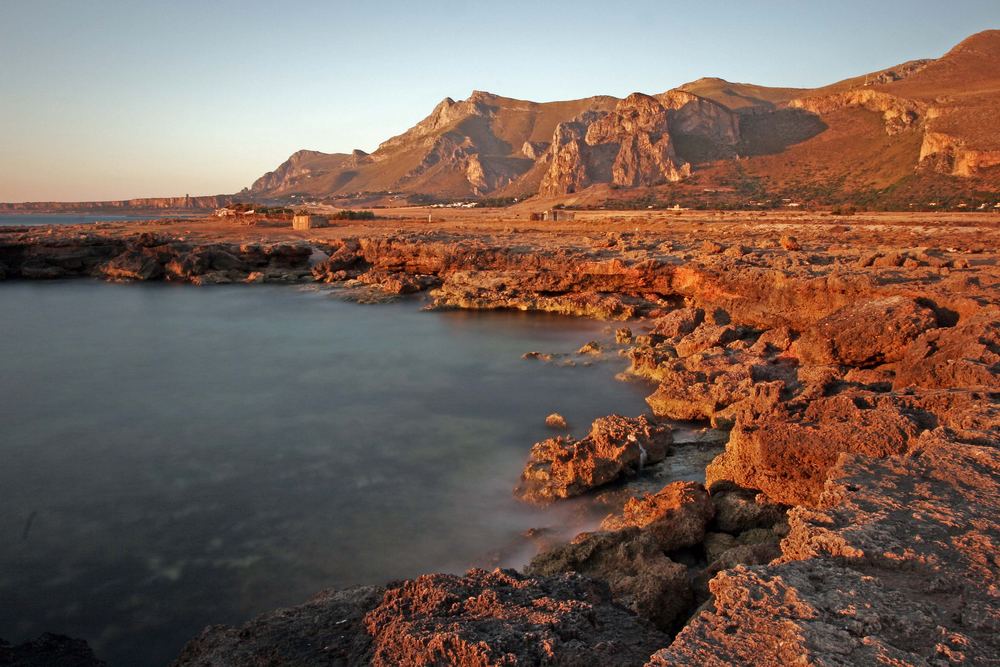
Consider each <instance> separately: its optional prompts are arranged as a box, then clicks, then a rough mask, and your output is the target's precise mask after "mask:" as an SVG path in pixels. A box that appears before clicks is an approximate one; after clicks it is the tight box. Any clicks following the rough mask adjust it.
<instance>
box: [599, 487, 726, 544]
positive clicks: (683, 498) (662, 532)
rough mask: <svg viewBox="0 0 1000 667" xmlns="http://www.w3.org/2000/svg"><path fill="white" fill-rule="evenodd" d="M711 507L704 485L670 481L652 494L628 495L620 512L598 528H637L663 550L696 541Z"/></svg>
mask: <svg viewBox="0 0 1000 667" xmlns="http://www.w3.org/2000/svg"><path fill="white" fill-rule="evenodd" d="M714 515H715V507H714V506H713V505H712V501H711V499H710V498H709V495H708V491H706V490H705V487H704V486H702V485H701V484H698V483H697V482H673V483H671V484H667V485H666V486H665V487H663V488H662V489H661V490H660V491H658V492H656V493H655V494H651V495H646V496H643V497H641V498H630V499H629V500H628V501H627V502H626V503H625V508H624V510H623V511H622V513H621V514H620V515H611V516H608V517H607V518H605V519H604V521H602V522H601V529H602V530H622V529H624V528H629V527H634V528H641V529H642V530H643V531H644V532H648V533H650V534H651V535H652V536H653V537H654V538H655V539H656V540H657V543H658V544H659V546H660V548H661V549H662V550H663V551H675V550H677V549H682V548H684V547H690V546H694V545H696V544H699V543H700V542H701V541H702V539H704V537H705V527H706V526H707V525H708V522H709V521H711V520H712V517H713V516H714Z"/></svg>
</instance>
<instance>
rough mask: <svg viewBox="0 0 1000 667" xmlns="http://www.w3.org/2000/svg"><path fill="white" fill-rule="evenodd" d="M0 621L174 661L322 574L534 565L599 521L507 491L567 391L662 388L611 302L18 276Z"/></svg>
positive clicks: (122, 655) (579, 416)
mask: <svg viewBox="0 0 1000 667" xmlns="http://www.w3.org/2000/svg"><path fill="white" fill-rule="evenodd" d="M0 313H2V314H3V316H2V319H0V536H2V539H0V601H2V602H0V637H2V638H4V639H6V640H8V641H13V642H19V641H23V640H25V639H28V638H33V637H35V636H37V635H38V634H40V633H41V632H44V631H50V632H58V633H64V634H69V635H72V636H79V637H83V638H85V639H87V640H89V641H90V642H91V645H92V646H93V648H94V649H95V650H96V651H97V653H98V655H99V657H102V658H104V659H106V660H108V661H109V663H110V664H111V665H113V666H114V665H162V664H165V663H167V662H169V660H170V659H171V658H173V657H174V656H176V655H177V653H178V652H179V651H180V649H181V647H182V646H183V643H184V642H185V641H186V640H187V639H189V638H191V637H193V636H194V635H196V634H197V633H198V632H199V631H200V630H201V629H202V628H203V627H204V626H206V625H208V624H212V623H230V624H232V623H241V622H243V621H245V620H247V619H248V618H250V617H251V616H253V615H255V614H257V613H260V612H263V611H266V610H270V609H273V608H275V607H279V606H287V605H292V604H298V603H301V602H303V601H304V600H306V599H307V598H308V597H310V596H311V595H312V594H314V593H315V592H317V591H319V590H321V589H323V588H327V587H343V586H349V585H353V584H364V583H382V582H385V581H387V580H389V579H392V578H398V577H407V576H412V575H415V574H418V573H421V572H428V571H454V572H460V571H463V570H464V569H466V568H468V567H470V566H486V567H492V566H495V565H498V564H499V565H518V564H520V562H518V559H520V560H521V561H523V559H524V558H526V557H528V556H530V555H531V554H530V548H529V547H530V544H528V543H526V540H525V538H524V537H522V536H521V533H522V532H523V531H525V530H526V529H528V528H531V527H543V526H556V527H561V528H563V529H564V530H572V529H574V528H577V527H583V526H582V524H583V523H585V522H588V521H592V520H593V517H592V515H591V514H590V513H588V511H587V509H588V506H587V505H586V503H568V504H562V505H559V506H557V507H553V508H547V509H536V508H531V507H528V506H525V505H522V504H520V503H518V502H517V501H515V500H514V499H513V498H512V496H511V489H512V487H513V486H514V484H515V482H516V481H517V477H518V474H519V472H520V469H521V466H522V465H523V462H524V459H525V457H526V456H527V453H528V451H529V449H530V447H531V445H532V443H534V442H535V441H537V440H540V439H542V438H544V437H547V436H548V435H550V433H551V432H550V431H548V430H546V428H545V426H544V424H543V420H544V418H545V416H546V415H547V414H548V413H550V412H553V411H558V412H561V413H562V414H563V415H565V416H566V418H567V419H568V420H569V421H570V423H571V425H572V426H574V427H575V428H574V431H575V432H576V433H577V434H578V435H579V434H582V433H584V432H586V430H587V427H588V425H589V422H590V420H591V419H593V418H594V417H597V416H600V415H604V414H608V413H610V412H613V411H617V412H620V413H623V414H631V415H635V414H640V413H642V412H644V411H645V407H646V406H645V404H644V402H643V396H644V394H645V393H647V391H648V390H647V389H646V388H644V387H640V386H635V385H630V384H625V383H621V382H616V381H614V380H613V379H612V377H613V375H614V374H615V373H616V372H618V371H620V370H622V369H623V367H624V365H625V364H624V361H623V360H621V359H620V358H618V357H615V356H613V355H612V356H611V358H610V359H609V360H607V361H604V362H598V363H595V364H594V365H593V366H591V367H584V366H577V367H574V368H566V367H559V366H555V365H551V364H544V363H541V362H537V361H526V360H523V359H521V355H522V354H523V353H524V352H527V351H531V350H541V351H551V352H568V351H573V350H575V349H576V348H577V347H579V346H580V345H581V344H582V343H584V342H586V341H587V340H590V339H592V338H595V337H601V336H606V335H607V332H608V329H607V325H605V324H600V323H594V322H589V321H586V320H579V319H571V318H561V317H555V316H551V317H549V316H540V315H526V314H521V313H492V314H490V313H429V312H425V311H422V310H421V309H420V303H419V302H416V301H409V302H402V303H397V304H392V305H383V306H359V305H355V304H349V303H344V302H341V301H339V300H337V299H335V298H332V297H331V296H330V295H329V294H326V293H321V292H307V291H302V290H299V289H296V288H290V287H274V288H272V287H269V286H255V287H245V286H233V287H217V288H215V287H213V288H205V289H199V288H193V287H187V286H168V285H148V286H139V285H108V284H102V283H92V282H89V281H77V282H57V283H0Z"/></svg>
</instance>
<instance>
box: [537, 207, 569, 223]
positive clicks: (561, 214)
mask: <svg viewBox="0 0 1000 667" xmlns="http://www.w3.org/2000/svg"><path fill="white" fill-rule="evenodd" d="M575 217H576V214H575V213H574V212H573V211H567V210H564V209H561V208H550V209H549V210H547V211H545V212H544V213H542V220H548V221H550V222H560V221H563V220H572V219H573V218H575Z"/></svg>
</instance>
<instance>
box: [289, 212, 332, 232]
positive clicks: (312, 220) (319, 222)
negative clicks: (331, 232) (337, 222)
mask: <svg viewBox="0 0 1000 667" xmlns="http://www.w3.org/2000/svg"><path fill="white" fill-rule="evenodd" d="M329 225H330V221H329V220H328V219H327V218H325V217H323V216H322V215H310V214H305V213H296V214H295V217H293V218H292V229H316V228H317V227H328V226H329Z"/></svg>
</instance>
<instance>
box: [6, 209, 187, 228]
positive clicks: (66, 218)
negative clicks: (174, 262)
mask: <svg viewBox="0 0 1000 667" xmlns="http://www.w3.org/2000/svg"><path fill="white" fill-rule="evenodd" d="M183 216H184V214H183V213H177V212H176V211H175V212H172V213H162V212H153V213H124V214H120V213H59V214H39V215H5V214H0V227H5V226H7V227H9V226H22V225H26V226H30V227H36V226H41V225H85V224H90V223H95V222H128V221H131V220H159V219H163V218H177V217H183Z"/></svg>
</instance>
